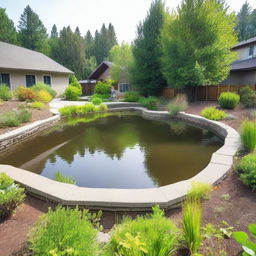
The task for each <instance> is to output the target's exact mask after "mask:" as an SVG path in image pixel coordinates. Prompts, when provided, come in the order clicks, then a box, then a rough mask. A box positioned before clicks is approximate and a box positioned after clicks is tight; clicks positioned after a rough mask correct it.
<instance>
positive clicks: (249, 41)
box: [232, 37, 256, 50]
mask: <svg viewBox="0 0 256 256" xmlns="http://www.w3.org/2000/svg"><path fill="white" fill-rule="evenodd" d="M255 43H256V37H252V38H249V39H247V40H244V41H241V42H239V43H237V44H236V45H235V46H234V47H233V48H232V49H233V50H235V49H238V48H242V47H245V46H249V45H253V44H255Z"/></svg>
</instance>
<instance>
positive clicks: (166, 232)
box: [106, 206, 178, 256]
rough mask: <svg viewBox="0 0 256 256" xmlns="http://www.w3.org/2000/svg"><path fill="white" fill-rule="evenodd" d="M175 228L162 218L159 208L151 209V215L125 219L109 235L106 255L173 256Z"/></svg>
mask: <svg viewBox="0 0 256 256" xmlns="http://www.w3.org/2000/svg"><path fill="white" fill-rule="evenodd" d="M177 231H178V230H177V228H176V226H175V225H174V224H173V223H172V222H171V221H170V220H168V219H166V218H165V217H164V213H163V211H161V210H160V209H159V206H155V207H153V214H151V215H149V216H146V217H138V218H137V219H136V220H131V219H129V218H126V219H125V220H124V221H123V222H122V224H120V225H118V226H117V227H116V228H115V229H114V230H113V231H112V234H111V238H110V242H109V245H108V248H107V251H108V254H106V255H111V256H112V255H119V256H135V255H136V256H142V255H158V256H169V255H173V252H174V250H175V249H176V244H177Z"/></svg>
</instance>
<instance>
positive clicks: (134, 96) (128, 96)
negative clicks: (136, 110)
mask: <svg viewBox="0 0 256 256" xmlns="http://www.w3.org/2000/svg"><path fill="white" fill-rule="evenodd" d="M139 98H140V95H139V93H138V92H126V93H125V94H124V101H127V102H137V101H138V100H139Z"/></svg>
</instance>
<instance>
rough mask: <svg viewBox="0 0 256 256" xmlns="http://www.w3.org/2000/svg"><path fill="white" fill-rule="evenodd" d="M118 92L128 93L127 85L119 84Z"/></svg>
mask: <svg viewBox="0 0 256 256" xmlns="http://www.w3.org/2000/svg"><path fill="white" fill-rule="evenodd" d="M119 89H120V92H127V91H129V84H120V87H119Z"/></svg>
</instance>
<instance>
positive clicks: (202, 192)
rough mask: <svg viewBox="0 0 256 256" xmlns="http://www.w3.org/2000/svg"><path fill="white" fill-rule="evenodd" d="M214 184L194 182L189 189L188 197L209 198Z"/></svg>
mask: <svg viewBox="0 0 256 256" xmlns="http://www.w3.org/2000/svg"><path fill="white" fill-rule="evenodd" d="M211 191H212V186H211V185H210V184H207V183H201V182H195V181H194V182H192V184H191V189H190V190H189V191H188V194H187V197H188V198H190V199H197V200H202V199H209V196H210V193H211Z"/></svg>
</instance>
